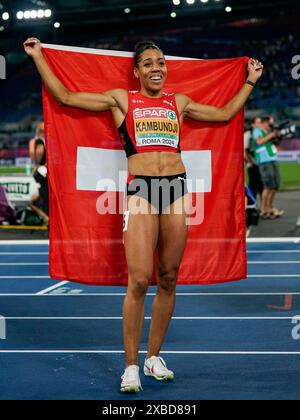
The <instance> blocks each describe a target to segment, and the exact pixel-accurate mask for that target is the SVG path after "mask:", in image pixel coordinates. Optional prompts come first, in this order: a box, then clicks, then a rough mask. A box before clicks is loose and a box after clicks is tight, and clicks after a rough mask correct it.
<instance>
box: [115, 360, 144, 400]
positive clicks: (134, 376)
mask: <svg viewBox="0 0 300 420" xmlns="http://www.w3.org/2000/svg"><path fill="white" fill-rule="evenodd" d="M139 370H140V368H139V367H138V366H136V365H131V366H128V368H126V369H125V372H124V374H123V375H122V377H121V379H122V382H121V389H120V391H121V392H129V393H133V394H136V393H138V392H140V391H141V390H142V389H143V388H142V386H141V380H140V375H139Z"/></svg>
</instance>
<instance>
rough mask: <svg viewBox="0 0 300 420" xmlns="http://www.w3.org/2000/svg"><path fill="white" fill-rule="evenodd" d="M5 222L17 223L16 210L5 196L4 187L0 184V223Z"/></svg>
mask: <svg viewBox="0 0 300 420" xmlns="http://www.w3.org/2000/svg"><path fill="white" fill-rule="evenodd" d="M5 223H8V224H11V225H14V224H16V223H17V220H16V211H15V209H14V208H13V206H12V204H11V203H10V202H9V200H8V198H7V195H6V191H5V188H4V187H2V186H0V224H5Z"/></svg>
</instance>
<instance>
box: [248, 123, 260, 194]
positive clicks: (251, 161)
mask: <svg viewBox="0 0 300 420" xmlns="http://www.w3.org/2000/svg"><path fill="white" fill-rule="evenodd" d="M260 124H261V119H260V118H259V117H255V118H252V119H251V121H250V127H249V129H248V130H247V131H245V133H244V159H245V164H246V166H247V172H248V179H249V183H248V184H249V188H250V190H251V191H252V193H253V195H254V197H255V200H256V197H257V194H259V195H260V197H261V196H262V192H263V190H264V186H263V183H262V180H261V176H260V172H259V166H258V165H257V163H256V161H255V158H254V150H253V145H252V136H253V130H254V129H255V128H259V127H260Z"/></svg>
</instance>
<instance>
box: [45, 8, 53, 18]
mask: <svg viewBox="0 0 300 420" xmlns="http://www.w3.org/2000/svg"><path fill="white" fill-rule="evenodd" d="M51 15H52V11H51V10H50V9H46V10H45V17H46V18H48V17H50V16H51Z"/></svg>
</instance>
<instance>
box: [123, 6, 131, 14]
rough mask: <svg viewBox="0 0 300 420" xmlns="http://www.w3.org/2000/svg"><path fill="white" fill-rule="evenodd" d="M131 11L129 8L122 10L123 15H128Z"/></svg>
mask: <svg viewBox="0 0 300 420" xmlns="http://www.w3.org/2000/svg"><path fill="white" fill-rule="evenodd" d="M130 12H131V10H130V9H129V7H126V9H124V13H126V14H127V15H128V13H130Z"/></svg>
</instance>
